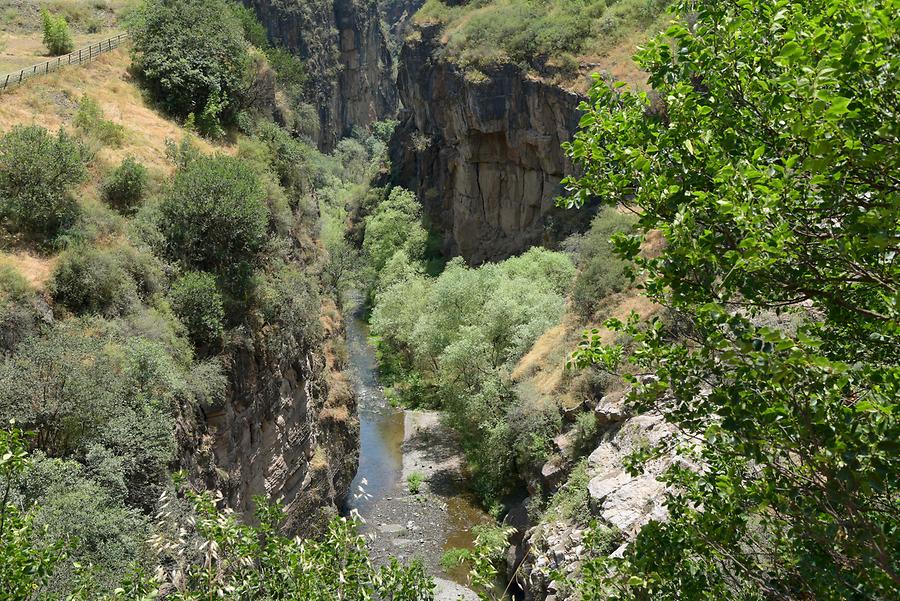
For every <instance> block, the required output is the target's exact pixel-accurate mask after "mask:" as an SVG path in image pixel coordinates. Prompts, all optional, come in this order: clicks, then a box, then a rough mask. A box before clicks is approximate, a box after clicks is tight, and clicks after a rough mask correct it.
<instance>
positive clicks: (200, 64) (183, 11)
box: [130, 0, 249, 133]
mask: <svg viewBox="0 0 900 601" xmlns="http://www.w3.org/2000/svg"><path fill="white" fill-rule="evenodd" d="M130 30H131V37H132V40H133V43H134V57H135V66H136V67H137V69H138V71H139V72H140V73H141V75H142V76H143V78H144V80H145V81H146V82H147V84H148V86H149V88H150V91H151V92H152V93H153V95H154V96H155V98H156V100H157V101H158V102H159V103H160V104H161V105H162V106H163V107H164V108H165V109H166V110H167V111H168V112H169V113H171V114H172V115H175V116H177V117H181V118H187V117H188V115H190V114H194V116H195V117H196V119H197V120H198V122H203V123H205V124H206V125H207V128H206V130H205V131H203V132H202V133H211V132H213V131H215V130H216V129H217V128H218V127H219V125H218V124H219V122H228V121H229V120H231V119H232V118H233V117H234V115H235V114H236V111H237V109H238V108H239V96H240V92H241V90H242V82H243V77H244V74H245V69H246V67H247V65H248V62H249V55H248V53H247V42H246V40H245V39H244V32H243V28H242V26H241V23H240V22H239V21H238V19H237V18H236V17H235V16H234V13H233V12H232V10H231V6H230V4H229V3H228V2H226V1H225V0H177V1H176V0H149V1H148V2H145V3H144V4H143V5H142V6H141V8H140V9H139V10H138V11H137V14H136V15H135V16H134V18H133V19H132V21H131V23H130ZM207 130H208V131H207Z"/></svg>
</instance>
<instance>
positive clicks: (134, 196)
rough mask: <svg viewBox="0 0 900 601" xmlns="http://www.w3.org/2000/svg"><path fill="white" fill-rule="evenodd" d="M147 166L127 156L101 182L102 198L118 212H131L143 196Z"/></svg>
mask: <svg viewBox="0 0 900 601" xmlns="http://www.w3.org/2000/svg"><path fill="white" fill-rule="evenodd" d="M146 187H147V168H146V167H144V166H143V165H141V164H140V163H138V162H137V161H136V160H135V158H134V157H133V156H127V157H125V159H124V160H123V161H122V163H121V164H120V165H119V166H118V167H116V169H115V170H114V171H113V172H112V173H111V174H110V175H109V177H108V178H107V179H106V181H104V182H103V188H102V194H103V200H105V201H106V202H107V203H109V204H110V205H112V206H113V207H114V208H115V209H116V210H118V211H119V212H120V213H132V212H134V210H135V209H136V208H137V205H138V203H139V202H140V201H141V200H142V199H143V197H144V191H145V188H146Z"/></svg>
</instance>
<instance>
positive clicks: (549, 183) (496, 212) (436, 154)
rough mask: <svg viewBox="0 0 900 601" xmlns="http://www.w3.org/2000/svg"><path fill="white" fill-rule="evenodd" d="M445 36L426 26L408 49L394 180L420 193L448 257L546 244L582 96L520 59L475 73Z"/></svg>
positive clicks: (483, 256)
mask: <svg viewBox="0 0 900 601" xmlns="http://www.w3.org/2000/svg"><path fill="white" fill-rule="evenodd" d="M438 36H439V28H437V27H422V28H420V29H419V30H417V31H416V32H415V34H414V35H413V36H411V37H410V38H408V39H407V42H406V44H405V46H404V48H403V50H402V53H401V58H400V66H399V75H398V80H397V85H398V88H399V93H400V98H401V101H402V104H403V107H404V108H403V112H402V113H401V115H402V116H401V125H400V127H399V128H398V131H397V133H396V134H395V136H394V140H393V141H392V150H391V159H392V164H393V166H394V170H395V171H394V180H395V182H396V183H398V184H400V185H404V186H407V187H410V188H412V189H414V190H416V192H417V193H418V196H419V198H420V200H421V202H422V203H423V205H424V207H425V210H426V213H427V215H428V216H429V218H430V220H431V222H432V225H433V226H435V227H437V228H438V229H440V230H441V231H443V232H444V233H445V235H446V240H445V249H444V250H445V252H446V253H447V254H450V255H462V256H463V257H464V258H465V259H466V260H467V261H469V262H471V263H481V262H484V261H488V260H497V259H503V258H506V257H508V256H510V255H513V254H516V253H519V252H521V251H524V250H525V249H527V248H529V247H530V246H533V245H535V244H540V243H542V242H543V241H544V240H543V237H544V236H545V232H546V225H547V223H546V221H547V217H548V215H550V214H551V212H552V211H553V210H554V207H555V200H556V198H557V196H558V195H559V193H560V181H561V180H562V178H563V177H564V176H565V175H567V174H570V173H572V165H571V164H570V162H569V161H568V159H567V158H566V156H565V154H564V153H563V151H562V149H561V148H560V145H561V144H562V143H563V142H565V141H567V140H570V139H571V138H572V135H573V134H574V132H575V130H576V129H577V126H578V120H579V114H578V110H577V109H578V105H579V103H580V101H581V100H582V98H581V97H580V96H579V95H578V94H575V93H572V92H569V91H567V90H564V89H562V88H559V87H557V86H553V85H550V84H547V83H545V82H542V81H538V80H536V79H534V78H530V77H528V76H527V75H526V74H525V73H523V72H522V71H521V70H520V69H519V68H517V67H515V66H513V65H503V66H499V67H496V68H494V69H492V70H491V71H489V72H487V73H485V74H484V75H485V76H486V77H480V76H479V77H473V76H472V75H469V76H468V77H467V76H466V74H465V73H464V72H463V71H462V70H460V69H459V68H458V67H457V66H456V65H454V64H453V63H451V62H449V61H447V60H444V59H442V58H440V54H441V52H440V41H439V39H438Z"/></svg>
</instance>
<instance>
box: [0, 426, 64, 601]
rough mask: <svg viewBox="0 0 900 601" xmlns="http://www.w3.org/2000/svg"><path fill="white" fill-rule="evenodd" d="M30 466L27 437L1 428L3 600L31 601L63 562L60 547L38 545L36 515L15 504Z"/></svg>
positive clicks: (0, 586)
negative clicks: (16, 490)
mask: <svg viewBox="0 0 900 601" xmlns="http://www.w3.org/2000/svg"><path fill="white" fill-rule="evenodd" d="M29 465H30V458H29V456H28V450H27V446H26V438H25V434H24V433H23V432H22V431H21V430H19V429H18V428H16V427H15V424H13V425H12V427H3V428H0V495H2V497H0V600H2V601H17V600H19V599H28V598H30V597H31V595H32V594H33V593H34V592H35V591H37V590H38V589H39V588H40V587H41V586H43V585H44V584H45V583H46V582H47V580H48V579H49V577H50V575H51V573H52V571H53V568H54V566H55V565H56V564H57V562H59V561H60V559H62V556H63V548H62V545H60V544H44V543H36V542H35V537H36V536H37V535H39V534H40V530H39V529H38V528H35V526H34V514H33V512H28V511H22V509H21V508H20V507H18V506H17V505H16V504H14V503H12V492H13V488H14V486H15V485H16V483H17V481H18V480H19V479H20V478H21V477H22V476H23V475H24V473H25V471H26V470H27V469H28V467H29Z"/></svg>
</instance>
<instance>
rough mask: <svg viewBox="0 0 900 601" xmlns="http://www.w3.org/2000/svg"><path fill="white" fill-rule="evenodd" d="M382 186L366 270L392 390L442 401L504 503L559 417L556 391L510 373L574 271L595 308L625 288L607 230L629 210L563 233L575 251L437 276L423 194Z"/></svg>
mask: <svg viewBox="0 0 900 601" xmlns="http://www.w3.org/2000/svg"><path fill="white" fill-rule="evenodd" d="M376 196H378V194H376ZM381 196H383V200H381V201H380V202H379V201H378V200H377V198H376V200H375V201H374V202H375V207H374V208H372V209H370V210H369V214H368V216H367V217H366V218H365V224H364V226H365V230H364V237H363V238H364V239H363V243H362V248H363V250H364V256H365V258H366V264H367V268H368V269H369V270H370V271H371V272H373V273H374V274H375V275H374V276H370V277H369V278H368V279H366V280H364V281H365V282H367V283H368V285H369V286H371V291H372V292H371V293H372V297H373V301H374V308H373V310H372V315H371V324H372V333H373V334H374V335H375V336H377V337H378V350H379V359H380V363H381V368H382V375H383V377H384V378H385V379H386V381H387V383H388V384H390V385H391V388H390V389H389V391H388V392H389V394H391V395H394V397H395V398H396V400H397V401H398V402H401V403H403V404H404V405H406V406H419V407H432V408H440V409H443V410H445V411H446V414H447V417H448V420H449V422H450V424H451V425H452V426H453V427H454V428H456V429H457V430H458V431H459V432H460V433H461V434H462V437H463V442H464V446H465V450H466V456H467V458H468V460H469V466H470V468H471V469H472V471H473V476H474V482H475V486H476V488H477V489H478V491H479V493H480V494H481V495H482V498H483V499H484V500H485V502H486V503H487V504H488V505H491V506H494V507H496V508H497V509H498V510H499V505H497V503H498V502H499V501H500V499H501V498H502V497H503V496H504V495H505V494H506V493H508V492H509V491H510V490H511V487H512V486H514V485H515V484H516V482H517V480H518V478H519V477H520V474H523V473H528V472H534V471H535V470H537V471H538V472H539V471H540V466H541V465H542V464H543V463H544V462H545V461H546V460H547V459H548V456H549V453H550V446H551V439H552V438H553V437H554V436H556V435H557V434H559V433H560V432H561V430H562V426H563V424H562V417H561V412H560V408H559V406H558V405H557V404H556V402H554V401H548V402H543V401H542V400H538V399H530V398H522V397H520V395H519V393H518V392H517V391H516V389H515V386H514V382H513V381H512V380H511V378H510V372H511V371H512V370H513V368H514V367H515V365H516V363H517V361H518V360H519V359H520V358H521V357H522V355H523V354H524V353H525V352H526V351H527V350H528V349H529V348H530V347H531V345H532V344H533V343H534V342H535V340H537V338H538V337H539V336H540V335H541V334H542V333H544V332H545V331H546V330H548V329H549V328H551V327H552V326H554V325H556V324H557V323H559V322H560V320H561V319H562V317H563V315H564V313H565V308H566V303H565V298H566V296H567V295H568V294H569V293H570V291H571V289H572V286H573V280H574V281H576V282H577V285H576V289H577V290H583V289H586V290H590V291H595V292H596V293H597V297H596V298H595V299H591V301H590V302H587V301H586V302H585V303H586V305H588V306H587V307H586V311H587V312H588V313H590V309H591V308H592V307H594V304H593V303H594V302H595V301H596V300H597V299H601V298H603V297H606V296H609V295H610V294H612V293H613V292H615V291H618V290H621V289H623V287H625V285H626V284H627V279H626V277H625V275H624V264H623V263H622V261H620V260H613V261H610V258H611V257H610V255H611V251H610V249H609V245H608V243H607V240H608V238H609V237H610V236H611V235H612V233H614V232H616V231H620V230H624V229H627V227H628V223H629V221H630V220H629V219H628V218H626V217H625V216H624V215H621V214H619V213H617V212H616V211H608V212H605V213H603V214H602V215H599V216H598V217H597V218H596V219H595V222H594V225H593V227H592V229H591V230H590V231H589V232H588V233H587V234H585V235H583V236H576V237H574V238H573V239H572V240H570V241H569V242H568V243H567V246H568V247H570V248H573V250H574V257H573V256H570V255H568V254H564V253H561V252H552V251H548V250H544V249H539V248H535V249H532V250H530V251H528V252H526V253H524V254H522V255H521V256H519V257H514V258H511V259H508V260H506V261H503V262H501V263H496V264H487V265H484V266H481V267H478V268H469V267H467V266H466V265H465V263H464V262H463V261H462V260H461V259H453V260H451V261H450V262H449V263H448V264H447V265H446V266H445V267H444V268H443V270H442V271H440V273H439V275H436V276H429V275H427V273H426V271H427V270H426V264H425V260H424V259H425V256H426V254H427V253H426V240H427V233H426V231H425V230H424V229H423V228H422V226H421V224H420V223H421V216H420V214H419V210H420V209H419V207H418V204H417V203H416V202H415V199H414V198H413V197H412V195H411V194H410V193H409V192H407V191H405V190H402V189H398V188H395V189H393V190H392V191H391V192H390V194H384V193H381ZM573 259H574V260H573ZM576 262H577V263H578V266H579V267H580V270H579V271H578V275H577V279H576ZM597 264H601V265H602V266H601V267H597V266H596V265H597ZM585 427H586V428H591V427H592V426H591V424H590V423H587V422H586V426H585ZM592 432H593V430H592Z"/></svg>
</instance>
